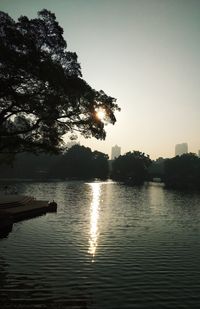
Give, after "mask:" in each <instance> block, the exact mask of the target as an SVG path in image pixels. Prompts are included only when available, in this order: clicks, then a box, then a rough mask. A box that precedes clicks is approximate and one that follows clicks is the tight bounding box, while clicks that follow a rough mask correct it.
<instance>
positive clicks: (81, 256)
mask: <svg viewBox="0 0 200 309" xmlns="http://www.w3.org/2000/svg"><path fill="white" fill-rule="evenodd" d="M18 189H19V192H20V193H23V194H29V195H33V196H35V197H37V198H38V199H39V198H40V199H50V200H52V199H55V201H56V202H57V203H58V205H59V206H58V212H57V214H47V215H45V216H41V217H38V218H34V219H31V220H27V221H24V222H20V223H17V224H15V225H14V228H13V232H12V233H10V234H9V236H8V237H7V238H5V239H3V240H1V241H0V308H1V309H3V308H57V309H59V308H74V309H75V308H98V309H104V308H105V309H106V308H109V309H112V308H116V309H126V308H159V309H160V308H170V309H171V308H176V309H178V308H200V195H198V194H194V193H181V192H173V191H167V190H165V189H163V188H162V187H160V186H155V185H149V186H144V187H142V188H131V187H125V186H123V185H120V184H117V183H112V182H93V183H86V182H60V183H31V184H20V185H18Z"/></svg>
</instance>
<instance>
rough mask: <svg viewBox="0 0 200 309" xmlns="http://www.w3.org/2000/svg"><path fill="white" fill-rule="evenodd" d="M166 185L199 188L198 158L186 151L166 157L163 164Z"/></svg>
mask: <svg viewBox="0 0 200 309" xmlns="http://www.w3.org/2000/svg"><path fill="white" fill-rule="evenodd" d="M164 182H165V185H166V187H168V188H174V189H189V188H193V189H200V158H198V157H197V155H196V154H193V153H188V154H183V155H182V156H176V157H174V158H171V159H167V160H166V161H165V164H164Z"/></svg>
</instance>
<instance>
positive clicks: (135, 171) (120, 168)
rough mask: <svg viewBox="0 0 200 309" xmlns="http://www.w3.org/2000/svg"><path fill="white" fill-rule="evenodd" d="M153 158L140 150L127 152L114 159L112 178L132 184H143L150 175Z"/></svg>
mask: <svg viewBox="0 0 200 309" xmlns="http://www.w3.org/2000/svg"><path fill="white" fill-rule="evenodd" d="M150 164H151V160H150V158H149V156H148V155H145V154H144V153H142V152H140V151H133V152H127V153H126V154H125V155H123V156H119V157H118V158H117V159H115V160H114V161H113V165H112V178H113V179H115V180H121V181H125V182H126V183H130V184H142V183H143V182H144V181H145V180H146V179H147V175H148V167H149V166H150Z"/></svg>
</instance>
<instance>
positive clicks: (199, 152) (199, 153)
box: [198, 150, 200, 158]
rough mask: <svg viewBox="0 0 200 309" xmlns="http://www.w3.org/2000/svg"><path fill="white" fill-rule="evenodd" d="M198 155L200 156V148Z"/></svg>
mask: <svg viewBox="0 0 200 309" xmlns="http://www.w3.org/2000/svg"><path fill="white" fill-rule="evenodd" d="M198 157H199V158H200V150H199V151H198Z"/></svg>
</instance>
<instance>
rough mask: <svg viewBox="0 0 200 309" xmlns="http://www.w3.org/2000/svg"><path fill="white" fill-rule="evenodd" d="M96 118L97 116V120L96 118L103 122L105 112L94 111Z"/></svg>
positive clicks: (101, 110)
mask: <svg viewBox="0 0 200 309" xmlns="http://www.w3.org/2000/svg"><path fill="white" fill-rule="evenodd" d="M96 116H97V118H98V119H99V120H101V121H103V120H105V117H106V112H105V110H103V109H98V110H97V111H96Z"/></svg>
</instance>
